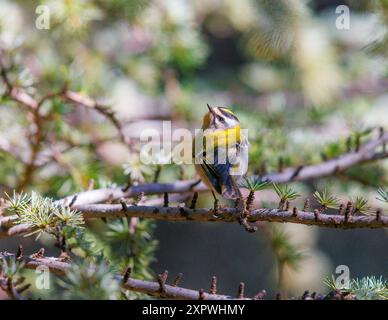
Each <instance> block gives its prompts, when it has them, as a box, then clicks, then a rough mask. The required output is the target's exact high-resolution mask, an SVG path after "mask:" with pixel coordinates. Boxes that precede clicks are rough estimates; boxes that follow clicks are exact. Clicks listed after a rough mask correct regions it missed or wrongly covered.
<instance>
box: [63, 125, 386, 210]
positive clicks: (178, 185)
mask: <svg viewBox="0 0 388 320" xmlns="http://www.w3.org/2000/svg"><path fill="white" fill-rule="evenodd" d="M387 142H388V132H386V133H383V134H382V135H380V136H379V137H378V138H376V139H372V140H370V141H369V142H368V143H366V144H364V145H363V146H361V147H360V149H359V151H358V152H350V153H346V154H344V155H342V156H340V157H338V158H336V159H331V160H328V161H325V162H322V163H319V164H314V165H310V166H304V167H298V168H288V169H284V170H283V171H282V172H274V173H270V174H267V175H265V176H263V177H262V178H263V179H269V180H270V181H272V182H274V183H289V182H293V181H305V180H310V179H317V178H321V177H325V176H330V175H332V174H335V173H336V172H341V171H345V170H346V169H349V168H351V167H353V166H356V165H360V164H363V163H366V162H369V161H375V160H380V159H386V158H388V153H387V152H378V153H376V152H375V150H376V149H377V148H378V147H379V146H382V145H384V144H385V143H387ZM296 173H297V174H296ZM195 182H196V181H195V180H185V181H177V182H172V183H150V184H141V185H137V186H132V187H130V188H129V189H128V190H126V191H124V190H125V189H124V187H118V188H105V189H95V190H90V191H85V192H80V193H78V194H77V201H76V202H75V205H86V204H93V203H103V202H106V201H107V200H108V199H112V200H118V199H120V198H127V197H134V196H138V195H140V194H142V193H144V194H146V195H147V194H163V193H165V192H167V193H183V192H189V191H195V192H204V191H208V188H207V187H206V185H205V184H203V183H199V184H198V185H196V186H195V187H193V185H195ZM73 197H74V195H71V196H68V197H66V198H63V199H61V200H59V202H60V203H62V204H68V203H69V202H70V201H71V199H73Z"/></svg>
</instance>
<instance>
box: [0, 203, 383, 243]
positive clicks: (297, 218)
mask: <svg viewBox="0 0 388 320" xmlns="http://www.w3.org/2000/svg"><path fill="white" fill-rule="evenodd" d="M73 208H74V209H75V210H77V211H79V212H80V213H81V214H82V215H83V217H84V219H85V220H89V219H101V218H105V219H117V218H122V217H138V218H146V219H154V220H163V221H197V222H236V221H239V219H240V218H241V211H240V209H237V208H218V209H217V215H215V214H214V209H213V208H212V209H209V208H201V209H190V208H188V207H167V208H165V207H160V206H134V205H131V206H129V205H128V206H127V205H124V206H123V205H122V204H94V205H79V206H74V207H73ZM295 212H297V213H295ZM15 221H16V218H15V217H14V216H11V217H4V218H1V219H0V222H1V226H2V229H3V231H2V233H0V238H1V237H7V236H17V235H23V234H26V233H30V232H32V231H34V230H35V229H34V228H33V227H31V226H29V225H25V224H19V225H14V226H13V223H14V222H15ZM247 221H248V222H250V223H254V222H259V221H267V222H281V223H297V224H304V225H309V226H318V227H326V228H336V229H365V228H371V229H376V228H387V227H388V217H387V216H382V215H381V214H376V215H375V216H373V215H369V216H349V217H345V216H344V215H340V214H335V215H333V214H323V213H320V214H319V215H318V214H317V213H316V212H306V211H297V210H294V211H285V210H279V209H264V208H261V209H255V210H252V211H250V213H249V215H248V216H247Z"/></svg>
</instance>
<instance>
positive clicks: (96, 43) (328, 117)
mask: <svg viewBox="0 0 388 320" xmlns="http://www.w3.org/2000/svg"><path fill="white" fill-rule="evenodd" d="M342 4H345V5H347V6H348V7H349V8H350V28H349V29H345V30H342V29H338V28H337V27H336V19H337V18H338V16H339V14H338V13H337V14H336V11H335V10H336V7H337V6H338V5H342ZM38 5H47V6H48V8H49V9H50V28H49V29H48V30H45V29H43V30H39V29H37V28H36V26H35V22H36V19H37V17H38V16H39V13H36V11H35V10H36V8H37V6H38ZM387 26H388V2H387V1H385V0H380V1H377V0H376V1H331V0H330V1H329V0H321V1H296V0H289V1H285V0H284V1H283V0H281V1H259V0H239V1H236V0H192V1H188V0H164V1H163V0H160V1H158V0H131V1H124V0H107V1H102V0H101V1H100V0H94V1H93V0H73V1H70V0H68V1H66V0H51V1H21V0H20V1H17V0H16V1H6V0H0V45H1V48H2V49H3V50H5V51H6V52H7V57H8V58H9V61H11V60H12V61H13V67H12V81H13V83H15V84H17V85H19V86H22V87H24V88H25V89H26V90H27V91H28V92H30V93H31V94H34V95H36V96H38V97H39V96H43V95H44V94H45V93H47V92H53V91H54V92H55V91H58V90H60V89H61V88H62V86H63V84H64V83H65V82H67V83H68V85H69V88H70V89H71V90H74V91H79V92H83V93H85V94H87V95H89V96H91V97H94V98H96V99H99V101H102V102H104V103H106V104H108V105H110V106H111V107H112V109H113V110H114V111H115V112H116V114H117V117H118V119H119V120H120V121H121V122H122V123H123V125H124V131H125V134H126V135H127V136H128V137H130V138H131V139H134V141H136V139H137V138H138V136H139V132H140V131H141V129H143V128H156V129H160V128H161V123H162V121H163V120H172V121H173V126H174V127H175V128H180V127H183V128H190V129H192V130H194V128H198V127H199V126H200V123H201V118H202V116H203V114H204V113H205V112H206V103H209V104H211V105H217V106H230V107H232V108H233V109H234V110H235V112H236V113H237V114H238V116H239V118H240V120H241V122H242V126H243V127H244V128H248V129H249V139H250V141H251V144H252V146H251V150H250V162H249V171H250V172H251V173H261V172H262V170H263V166H264V164H265V167H266V170H267V171H269V172H271V171H276V170H277V168H278V163H279V158H281V159H282V161H283V162H284V165H285V166H293V167H297V166H299V165H301V164H309V163H316V162H320V161H322V160H323V159H326V158H331V157H335V156H338V155H339V154H341V153H344V152H346V145H345V141H346V139H347V138H348V137H349V135H352V134H355V133H361V135H362V139H364V136H363V132H364V131H365V130H366V129H368V128H372V127H377V126H385V128H387V125H388V107H387V106H388V77H387V76H388V64H387V55H388V51H387V49H388V45H387V39H388V31H387ZM7 62H8V60H7ZM0 103H1V104H0V132H1V136H0V147H1V148H0V166H1V170H0V190H1V191H8V192H9V191H10V190H12V189H13V188H16V187H17V186H18V185H20V181H19V178H20V175H21V174H22V171H23V162H22V161H20V159H15V157H14V156H13V155H11V154H9V153H8V152H5V151H4V148H3V146H5V145H7V146H9V145H11V146H12V148H14V149H15V150H17V154H18V155H20V157H21V158H23V157H28V152H27V154H25V153H24V152H25V151H24V150H26V149H28V148H27V145H28V142H27V138H26V137H27V136H28V133H27V132H28V130H29V123H28V120H27V119H26V118H25V117H24V114H23V112H20V109H19V108H17V107H10V105H11V104H12V102H11V103H9V102H7V101H0ZM45 107H47V112H52V113H54V114H55V119H54V121H52V122H51V123H50V124H49V127H48V129H47V130H48V132H50V134H49V135H48V137H47V139H46V141H45V145H44V146H43V147H42V155H43V156H44V150H46V149H47V150H49V149H50V148H52V146H53V145H54V146H55V147H56V148H57V153H58V157H57V159H56V161H54V162H52V163H51V162H49V163H48V164H47V165H44V166H42V167H39V168H38V169H37V170H36V172H35V175H34V177H33V179H32V180H31V181H29V183H28V186H26V188H25V189H26V190H25V191H29V190H36V191H38V192H40V193H42V194H44V195H47V196H53V197H62V196H65V195H69V194H71V193H74V192H78V191H80V190H84V189H86V188H87V187H88V183H89V181H90V179H94V181H95V183H96V187H101V186H107V185H113V184H117V185H121V184H124V183H125V182H126V181H127V178H126V176H125V174H124V170H123V166H124V168H126V169H127V171H126V172H127V173H128V172H132V173H134V172H136V174H137V175H136V177H137V178H136V180H138V181H139V182H144V181H146V182H150V180H152V178H150V176H152V175H151V174H149V172H148V171H147V170H146V169H144V168H141V166H139V164H138V163H136V159H135V158H136V156H135V155H136V154H137V149H136V147H135V148H134V149H132V150H128V148H127V147H125V146H124V145H123V144H122V143H121V142H120V141H118V139H115V138H114V137H115V136H117V132H116V131H115V128H114V127H113V126H112V125H111V124H110V123H109V122H108V121H107V120H106V119H105V118H104V117H102V116H101V115H98V114H96V113H94V112H93V111H90V110H89V111H88V110H85V109H82V108H72V107H70V106H69V105H68V104H66V103H62V102H60V101H55V100H54V101H53V102H52V103H50V104H48V105H47V106H45ZM112 137H113V138H112ZM365 138H366V137H365ZM66 146H72V147H71V148H70V150H67V151H66V152H64V151H63V150H65V149H66ZM50 150H51V149H50ZM58 159H59V160H58ZM387 172H388V162H387V160H383V161H380V162H378V163H373V164H368V165H364V166H360V167H357V168H353V169H351V170H349V171H347V172H346V173H345V174H343V175H339V176H335V177H330V178H325V179H320V180H317V181H307V182H305V183H295V187H296V188H297V189H298V190H299V191H300V193H301V194H303V196H304V198H305V197H308V196H310V195H311V194H312V193H313V191H314V190H316V189H317V188H323V187H324V186H330V188H331V190H332V191H333V192H335V193H336V194H337V195H338V196H339V197H340V198H341V199H348V198H349V197H356V196H357V195H362V196H364V197H366V198H367V199H368V200H369V201H370V205H371V206H374V207H376V206H380V207H382V204H381V203H378V201H377V200H376V189H377V187H378V186H387V184H388V183H387V181H388V175H387ZM182 177H183V178H187V179H189V178H193V177H194V171H193V168H191V167H190V166H178V165H168V166H166V167H165V168H163V169H162V171H161V176H160V181H161V182H168V181H175V180H177V179H180V178H182ZM132 178H133V177H132ZM260 200H262V201H263V202H265V203H266V204H268V205H273V206H276V205H277V204H276V201H277V200H276V198H275V196H274V193H273V192H271V191H264V192H263V196H262V199H260ZM312 201H313V200H312ZM297 204H298V205H299V206H302V205H303V200H301V201H300V202H297ZM200 205H201V206H211V205H212V204H211V198H210V197H208V195H205V194H204V195H201V196H200ZM101 224H102V223H101ZM101 224H100V223H99V222H95V223H93V224H92V225H91V226H92V227H93V228H95V229H96V230H99V229H101V228H102V226H101ZM273 232H280V233H282V234H283V233H284V234H286V235H287V236H286V238H287V241H289V242H290V243H291V244H292V246H294V247H295V248H297V250H298V251H300V252H303V254H304V258H303V259H302V260H300V261H299V262H298V263H297V266H289V267H288V268H287V270H286V273H285V278H284V279H283V281H284V283H283V284H282V285H283V286H284V288H286V291H287V292H288V293H289V294H301V293H302V292H303V291H304V290H305V289H309V290H311V291H314V290H318V291H321V292H322V291H325V290H326V288H325V286H324V284H323V283H322V280H323V278H324V277H326V276H329V275H331V274H333V273H334V272H335V267H336V266H337V265H347V266H349V268H350V272H351V276H352V277H362V276H366V275H376V276H380V275H382V276H384V277H388V265H387V261H388V259H387V258H388V252H387V248H386V247H387V246H386V244H387V233H386V232H385V231H384V230H355V231H344V230H327V229H323V228H320V229H318V228H316V227H306V226H299V225H285V226H278V227H277V229H276V231H273ZM154 238H155V239H157V240H158V242H159V245H158V247H157V251H156V261H155V262H154V263H153V264H152V266H151V267H152V269H153V270H154V271H155V272H156V273H160V272H162V271H163V270H165V269H168V270H169V271H170V274H172V275H173V274H176V273H178V272H183V273H184V278H183V282H182V285H183V286H185V287H190V288H197V289H199V288H204V289H208V287H209V286H210V278H211V276H212V275H217V277H218V283H219V291H220V292H223V293H234V292H235V291H237V286H238V283H239V282H240V281H244V282H245V283H246V285H247V289H246V290H247V292H248V293H249V294H255V293H256V292H257V291H258V290H261V289H266V290H267V291H268V292H269V294H270V295H272V296H273V295H274V294H275V293H276V292H277V291H278V287H277V280H276V277H277V274H276V259H275V256H274V250H273V242H271V239H268V237H266V235H265V234H264V233H263V232H260V230H259V232H256V233H255V234H249V233H246V232H244V231H243V229H242V228H241V227H240V226H239V225H237V224H233V225H229V224H225V225H224V224H222V223H217V224H211V223H209V224H205V223H171V222H158V223H156V229H155V232H154ZM272 239H273V238H272ZM19 240H20V241H22V242H24V243H25V244H26V246H31V247H30V248H31V250H32V248H37V247H39V246H41V244H39V243H35V242H34V240H33V239H27V238H23V239H6V240H4V239H2V240H0V250H10V251H11V250H12V249H13V248H16V246H17V243H18V242H19ZM42 241H43V242H44V239H43V240H42ZM53 252H56V251H55V250H54V251H53Z"/></svg>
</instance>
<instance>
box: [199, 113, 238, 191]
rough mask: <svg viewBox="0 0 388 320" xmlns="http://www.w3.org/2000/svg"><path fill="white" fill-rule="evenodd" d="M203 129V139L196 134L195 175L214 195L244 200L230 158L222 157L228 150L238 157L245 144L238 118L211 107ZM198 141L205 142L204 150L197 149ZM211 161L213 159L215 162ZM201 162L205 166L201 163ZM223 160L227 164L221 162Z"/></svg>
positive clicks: (203, 143)
mask: <svg viewBox="0 0 388 320" xmlns="http://www.w3.org/2000/svg"><path fill="white" fill-rule="evenodd" d="M202 129H203V130H204V134H203V136H200V135H197V136H196V137H195V140H194V144H193V159H194V163H195V169H196V172H197V173H198V175H199V177H200V178H201V180H202V181H203V182H204V183H205V184H206V185H207V186H208V187H209V188H210V189H211V190H213V191H214V192H216V193H218V194H222V196H223V197H225V198H229V199H236V198H239V197H241V194H240V190H239V188H238V187H237V184H236V178H237V177H236V176H233V175H231V174H230V170H231V169H232V168H233V167H234V165H233V164H232V163H231V161H230V158H229V157H228V156H226V157H225V158H223V157H222V156H225V154H226V153H227V152H228V151H232V154H236V155H237V156H238V154H239V152H240V148H241V145H242V143H243V144H245V143H246V139H245V137H242V136H241V130H240V123H239V121H238V119H237V117H236V116H235V115H234V114H233V112H232V111H230V110H229V109H226V108H210V107H209V112H208V113H207V114H206V115H205V116H204V119H203V126H202ZM198 139H202V143H201V141H200V142H199V145H200V146H201V148H200V150H195V141H197V143H198ZM206 143H207V145H206ZM195 151H197V152H195ZM220 155H221V157H219V156H220ZM209 158H211V159H210V160H213V159H214V162H213V161H210V160H209ZM201 160H202V163H198V162H199V161H201ZM222 160H226V161H224V162H222ZM221 162H222V163H221Z"/></svg>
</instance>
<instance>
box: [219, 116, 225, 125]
mask: <svg viewBox="0 0 388 320" xmlns="http://www.w3.org/2000/svg"><path fill="white" fill-rule="evenodd" d="M217 120H218V121H219V122H221V123H225V119H224V118H223V117H220V116H217Z"/></svg>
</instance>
